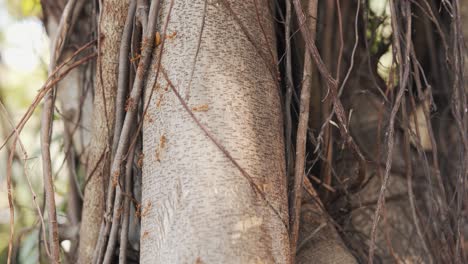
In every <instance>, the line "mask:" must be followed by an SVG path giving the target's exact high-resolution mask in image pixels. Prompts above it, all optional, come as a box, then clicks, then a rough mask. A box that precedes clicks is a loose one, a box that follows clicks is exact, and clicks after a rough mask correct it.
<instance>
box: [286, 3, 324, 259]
mask: <svg viewBox="0 0 468 264" xmlns="http://www.w3.org/2000/svg"><path fill="white" fill-rule="evenodd" d="M316 14H317V0H311V1H309V6H308V8H307V15H308V16H312V17H315V16H316ZM307 30H308V31H309V32H310V33H311V34H312V39H315V31H316V23H315V20H313V19H310V20H309V23H308V24H307ZM304 57H305V58H304V60H305V62H304V73H303V79H302V81H303V85H302V90H301V101H300V111H299V124H298V126H297V139H296V162H295V170H294V186H293V189H292V193H291V197H292V201H291V205H290V209H291V211H290V213H289V215H290V244H291V259H292V260H291V263H295V262H294V261H295V257H296V251H297V250H296V248H297V240H298V237H299V218H300V213H301V202H302V184H303V181H304V165H305V151H306V142H307V128H308V123H309V112H310V90H311V86H312V77H313V76H312V74H313V71H312V70H313V65H312V59H311V57H310V53H309V52H308V51H307V50H306V52H305V56H304Z"/></svg>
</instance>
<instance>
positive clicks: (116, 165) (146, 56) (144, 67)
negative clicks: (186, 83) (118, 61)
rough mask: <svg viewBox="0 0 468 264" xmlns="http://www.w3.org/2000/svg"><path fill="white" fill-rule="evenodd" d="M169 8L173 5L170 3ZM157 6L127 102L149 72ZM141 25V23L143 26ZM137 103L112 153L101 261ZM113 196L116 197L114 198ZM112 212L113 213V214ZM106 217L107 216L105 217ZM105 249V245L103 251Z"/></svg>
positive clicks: (112, 237)
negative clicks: (113, 153)
mask: <svg viewBox="0 0 468 264" xmlns="http://www.w3.org/2000/svg"><path fill="white" fill-rule="evenodd" d="M171 8H172V4H171ZM159 9H160V0H157V1H152V2H151V6H150V11H149V15H148V26H147V30H146V32H144V33H145V36H144V38H143V43H142V45H143V46H142V47H143V51H142V54H141V59H140V62H139V65H138V69H137V72H136V75H135V81H134V83H133V88H132V91H131V93H130V97H129V99H128V102H135V104H136V102H139V100H140V97H141V94H142V92H143V84H144V81H145V76H146V72H147V71H148V68H149V64H150V61H151V54H152V51H153V47H154V43H155V35H156V24H157V19H158V16H157V14H158V11H159ZM143 27H144V26H143ZM137 109H138V108H137V107H136V105H133V106H131V107H128V108H127V114H126V116H125V120H124V123H123V127H122V132H121V135H120V139H119V144H118V146H117V150H116V152H115V157H114V160H113V161H112V167H111V174H110V175H109V176H110V178H109V189H108V193H107V202H106V203H107V204H106V212H105V217H104V219H103V221H105V228H104V230H101V231H103V233H101V234H100V237H102V238H103V239H102V240H100V242H101V243H98V247H97V250H98V251H97V252H98V254H97V262H100V260H101V256H102V255H104V260H103V263H110V261H111V257H112V255H113V251H114V250H113V249H114V246H115V242H116V236H117V231H118V222H117V220H118V218H119V215H118V212H117V210H115V208H114V210H113V207H115V206H118V205H119V204H120V203H121V195H120V187H119V185H118V184H116V183H117V182H118V178H119V176H120V174H121V164H122V162H123V157H124V155H125V153H126V152H127V151H128V147H129V136H130V130H131V127H132V126H133V125H134V120H135V117H136V111H137ZM114 195H115V200H114ZM112 211H113V213H112ZM111 215H112V222H110V217H111ZM106 218H107V219H106ZM106 237H109V242H108V243H107V247H106ZM104 248H106V250H105V252H104Z"/></svg>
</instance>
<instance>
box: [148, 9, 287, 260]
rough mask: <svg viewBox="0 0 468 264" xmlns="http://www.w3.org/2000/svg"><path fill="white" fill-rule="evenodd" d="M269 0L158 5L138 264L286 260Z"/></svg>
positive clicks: (280, 141) (278, 107)
mask: <svg viewBox="0 0 468 264" xmlns="http://www.w3.org/2000/svg"><path fill="white" fill-rule="evenodd" d="M270 4H271V2H270V1H265V0H248V1H239V2H238V1H224V0H221V1H188V0H187V1H174V6H173V8H172V11H170V1H164V2H163V3H162V14H163V15H162V16H161V17H162V19H161V21H162V22H161V23H160V27H161V31H162V28H163V27H164V26H163V24H164V21H165V19H166V18H167V17H168V16H169V15H170V18H169V24H168V29H167V36H171V37H167V38H166V40H165V41H166V42H165V47H164V52H163V55H162V63H161V69H160V73H159V78H158V80H157V85H156V86H155V89H154V90H153V91H154V92H153V93H154V94H153V95H152V97H151V101H150V103H149V108H148V113H147V114H146V116H145V123H144V127H143V150H144V153H145V158H144V165H143V201H142V208H143V209H142V231H141V232H142V236H141V258H140V261H141V262H142V263H150V262H151V263H288V259H289V248H288V244H289V241H288V227H287V222H288V215H287V211H288V207H287V194H286V189H287V188H286V176H285V158H284V145H283V134H282V114H281V105H280V98H279V87H278V79H277V75H276V64H275V62H276V47H275V44H274V43H275V34H274V25H273V18H272V15H271V13H270V12H271V11H270V10H271V9H270ZM205 5H206V7H205ZM201 32H202V34H203V35H202V37H201V38H200V39H201V44H200V47H199V50H198V45H197V43H198V39H199V34H200V33H201ZM252 36H255V37H252ZM163 37H164V36H163ZM158 50H159V49H158ZM197 53H198V57H197V56H196V54H197ZM156 55H159V52H156V53H155V56H154V57H156V59H154V58H153V63H152V68H151V69H154V70H153V71H152V72H151V74H150V75H151V76H150V77H149V78H148V80H149V81H148V83H147V89H146V99H148V98H149V97H150V94H151V93H152V92H151V91H152V88H153V82H154V79H155V75H157V74H156V72H157V68H158V66H157V65H158V62H157V59H158V56H156ZM193 67H194V72H193V78H192V74H191V72H192V68H193ZM165 73H167V77H168V78H167V79H166V78H165ZM168 80H169V81H170V83H171V84H172V85H174V87H175V90H176V91H177V93H178V94H180V95H181V98H180V99H182V100H183V101H185V103H186V106H188V108H187V109H186V108H184V106H183V104H185V103H182V102H181V100H179V98H178V96H177V95H176V93H175V92H174V91H173V90H172V89H171V87H170V85H168ZM187 110H190V111H193V114H194V117H192V116H191V115H190V114H189V111H187ZM195 119H196V120H198V121H199V122H200V123H199V124H200V125H201V126H200V125H198V124H197V121H196V120H195ZM201 127H204V128H206V130H205V131H204V130H203V129H201ZM208 135H210V136H208ZM211 136H212V138H210V137H211ZM215 141H216V142H217V143H219V146H221V147H219V146H218V145H217V144H216V143H215ZM227 153H229V154H227ZM231 156H232V157H231ZM240 168H241V169H240ZM250 177H251V178H252V179H253V182H254V184H255V185H256V186H258V189H259V190H260V191H261V192H263V194H264V196H262V195H260V194H259V192H258V191H257V190H255V188H253V187H252V186H253V185H252V184H250V183H249V180H248V178H250Z"/></svg>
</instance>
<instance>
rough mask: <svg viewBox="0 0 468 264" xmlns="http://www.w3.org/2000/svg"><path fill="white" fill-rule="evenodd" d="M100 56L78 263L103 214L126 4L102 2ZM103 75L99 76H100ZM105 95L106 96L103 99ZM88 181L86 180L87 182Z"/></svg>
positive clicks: (85, 258) (85, 257)
mask: <svg viewBox="0 0 468 264" xmlns="http://www.w3.org/2000/svg"><path fill="white" fill-rule="evenodd" d="M103 5H104V6H103V7H102V10H101V18H100V20H101V22H100V29H101V32H100V33H101V34H102V35H103V36H104V38H103V39H102V41H101V42H100V49H101V55H100V57H99V58H98V61H97V67H96V78H95V82H94V87H95V97H94V112H93V114H94V116H93V128H92V138H91V147H90V153H89V163H88V166H87V167H88V172H87V177H91V178H90V179H89V181H88V184H87V185H86V189H85V199H84V204H83V215H82V222H81V227H82V228H81V232H80V245H79V252H78V262H79V263H91V260H92V254H93V252H94V249H95V246H96V241H97V238H98V234H99V228H100V226H101V220H102V217H103V214H104V201H105V199H104V194H105V193H104V185H105V183H106V178H107V177H108V174H109V160H110V156H111V153H110V142H111V140H112V138H111V137H112V131H113V130H112V129H113V126H114V108H115V105H114V104H115V93H116V88H117V72H118V61H119V60H118V56H119V48H120V39H121V35H122V29H123V25H124V23H125V17H126V14H127V8H128V1H123V0H106V1H103ZM101 73H102V75H101ZM104 96H105V97H104ZM87 180H88V179H87Z"/></svg>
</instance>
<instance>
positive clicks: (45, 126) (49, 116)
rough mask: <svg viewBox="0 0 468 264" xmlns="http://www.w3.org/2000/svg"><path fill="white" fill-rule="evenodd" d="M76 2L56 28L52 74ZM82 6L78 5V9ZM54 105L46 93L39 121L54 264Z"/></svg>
mask: <svg viewBox="0 0 468 264" xmlns="http://www.w3.org/2000/svg"><path fill="white" fill-rule="evenodd" d="M76 2H77V0H71V1H69V2H68V3H67V5H66V6H65V9H64V11H63V14H62V17H61V18H60V23H59V26H58V30H57V31H58V32H57V35H56V37H55V40H54V43H53V44H52V54H51V59H50V65H49V72H52V71H53V70H54V69H55V67H56V65H57V62H58V60H59V58H60V55H61V54H62V51H63V48H64V45H65V42H66V40H67V37H68V33H69V31H70V29H71V28H72V27H73V25H72V24H71V22H72V21H71V20H72V17H73V13H74V12H79V10H74V9H75V4H76ZM80 7H83V5H79V8H80ZM54 104H55V93H54V90H51V91H50V92H48V93H47V94H46V96H45V98H44V108H43V112H42V120H41V153H42V170H43V172H42V173H43V177H44V189H45V196H46V203H47V212H48V222H49V236H50V237H49V240H50V247H51V254H52V256H51V261H53V262H54V263H60V245H59V237H58V225H57V212H56V208H55V197H54V195H55V192H54V183H53V179H52V164H51V163H52V162H51V157H50V141H51V137H52V124H53V121H52V120H53V115H54Z"/></svg>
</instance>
